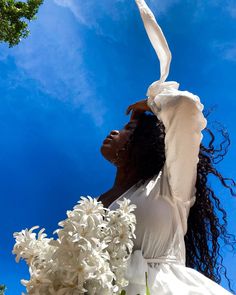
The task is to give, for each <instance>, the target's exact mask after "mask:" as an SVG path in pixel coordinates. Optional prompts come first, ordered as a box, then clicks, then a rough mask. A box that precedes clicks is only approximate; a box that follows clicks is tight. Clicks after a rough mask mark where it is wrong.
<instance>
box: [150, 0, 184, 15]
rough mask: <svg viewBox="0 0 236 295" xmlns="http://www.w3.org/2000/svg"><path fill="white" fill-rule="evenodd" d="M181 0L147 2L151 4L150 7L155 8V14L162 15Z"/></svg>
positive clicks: (152, 0)
mask: <svg viewBox="0 0 236 295" xmlns="http://www.w3.org/2000/svg"><path fill="white" fill-rule="evenodd" d="M179 2H180V0H165V1H163V0H149V1H147V4H150V8H152V9H153V12H154V13H155V15H162V14H165V13H167V12H168V10H169V9H170V8H171V7H172V6H173V5H175V4H178V3H179Z"/></svg>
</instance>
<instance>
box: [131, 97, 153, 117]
mask: <svg viewBox="0 0 236 295" xmlns="http://www.w3.org/2000/svg"><path fill="white" fill-rule="evenodd" d="M131 111H132V113H131V118H130V120H136V119H138V117H139V115H141V114H142V113H144V112H145V111H151V110H150V108H149V106H148V104H147V99H143V100H140V101H137V102H135V103H133V104H131V105H129V106H128V108H127V110H126V115H129V113H130V112H131Z"/></svg>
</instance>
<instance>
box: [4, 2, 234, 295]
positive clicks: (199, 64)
mask: <svg viewBox="0 0 236 295" xmlns="http://www.w3.org/2000/svg"><path fill="white" fill-rule="evenodd" d="M147 3H148V4H149V5H150V6H151V8H152V10H153V12H154V13H155V15H156V16H157V18H158V21H159V24H160V25H161V27H162V29H163V31H164V33H165V35H166V38H167V40H168V43H169V46H170V49H171V51H172V56H173V59H172V64H171V70H170V75H169V80H176V81H178V82H179V83H180V89H181V90H189V91H191V92H193V93H195V94H198V95H199V96H200V97H201V101H202V103H203V104H204V106H205V109H208V108H211V107H213V108H214V112H213V113H212V115H211V116H210V117H209V121H208V124H209V125H208V126H209V127H211V124H212V122H213V121H214V120H218V121H220V122H221V123H222V124H223V125H224V126H225V127H226V128H227V129H228V132H229V134H230V138H231V147H230V150H229V152H228V154H227V155H226V157H225V160H224V161H223V162H222V163H220V164H219V165H218V166H217V168H218V169H219V170H220V172H221V173H222V174H223V175H224V176H225V177H231V178H234V179H236V168H235V164H236V160H235V149H236V133H235V121H234V118H235V108H236V99H235V95H236V90H235V80H234V79H235V73H236V35H235V31H236V3H235V1H233V0H232V1H230V0H225V1H218V0H214V1H213V0H208V1H203V0H196V1H187V0H186V1H183V0H168V1H164V0H158V1H157V0H150V1H147ZM30 29H31V35H30V37H29V38H28V39H26V40H22V42H21V44H20V45H18V46H16V47H14V48H12V49H9V48H8V47H7V46H6V45H5V44H0V93H1V100H0V118H1V120H0V132H1V141H0V161H1V168H0V179H1V182H0V195H1V198H2V204H3V209H2V210H1V227H0V231H1V242H0V244H1V247H0V252H1V253H0V267H1V271H0V282H1V283H5V284H6V285H7V286H8V292H7V293H6V294H8V295H16V294H20V292H21V291H23V288H22V287H21V285H20V279H22V278H27V268H26V266H25V265H24V263H20V264H16V263H15V261H14V257H13V255H12V254H11V250H12V247H13V244H14V240H13V237H12V234H13V232H15V231H20V230H21V229H23V228H30V227H32V226H34V225H40V227H45V228H46V231H47V233H48V234H49V235H51V233H52V231H53V230H54V229H56V228H57V223H58V221H60V220H62V219H64V218H65V213H66V210H68V209H71V208H72V207H73V206H74V205H75V203H76V202H77V201H78V199H79V198H80V196H81V195H85V196H86V195H91V196H94V197H97V196H98V195H99V194H101V193H102V192H104V191H106V190H108V189H109V188H110V187H111V186H112V184H113V179H114V175H115V169H114V168H113V167H112V166H111V165H110V164H109V163H107V162H106V161H105V160H104V159H103V158H102V156H101V154H100V152H99V150H100V146H101V143H102V141H103V139H104V137H106V135H107V134H108V133H109V132H110V130H112V129H119V128H121V127H122V126H123V125H124V124H125V122H126V121H127V120H128V117H127V116H126V115H125V109H126V107H127V106H128V105H129V104H131V103H133V102H135V101H136V100H139V99H142V98H144V97H145V94H146V90H147V87H148V86H149V85H150V84H151V83H152V82H153V81H155V80H157V79H158V78H159V63H158V61H157V58H156V56H155V53H154V51H153V49H152V47H151V46H150V43H149V41H148V39H147V37H146V33H145V31H144V28H143V24H142V22H141V20H140V16H139V12H138V10H137V8H136V5H135V1H133V0H132V1H131V0H129V1H128V0H126V1H125V0H123V1H122V0H102V1H91V0H86V1H82V0H54V1H53V0H45V2H44V5H43V6H42V7H41V8H40V11H39V14H38V19H37V20H36V21H34V22H32V23H31V24H30ZM211 184H212V186H213V187H214V188H215V189H216V193H217V194H218V195H219V196H220V197H221V200H222V204H223V205H224V207H225V209H226V210H227V212H228V223H229V230H230V231H231V232H232V233H235V234H236V227H235V224H234V222H233V221H234V220H233V217H234V216H235V215H234V213H235V210H236V200H235V199H234V198H233V197H231V195H230V193H229V192H228V191H227V190H225V189H223V188H222V187H221V185H219V183H218V181H216V180H215V179H212V182H211ZM224 257H225V265H226V266H227V268H228V275H229V276H230V277H231V278H232V279H234V281H235V284H234V286H235V289H236V269H235V264H236V257H235V256H233V254H231V253H229V252H227V251H224ZM222 285H223V286H226V283H225V281H223V282H222Z"/></svg>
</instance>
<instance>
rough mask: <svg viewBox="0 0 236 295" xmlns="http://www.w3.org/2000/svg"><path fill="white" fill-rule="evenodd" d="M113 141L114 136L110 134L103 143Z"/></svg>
mask: <svg viewBox="0 0 236 295" xmlns="http://www.w3.org/2000/svg"><path fill="white" fill-rule="evenodd" d="M111 141H112V138H111V137H109V136H108V137H107V138H106V139H105V140H104V141H103V143H109V142H111Z"/></svg>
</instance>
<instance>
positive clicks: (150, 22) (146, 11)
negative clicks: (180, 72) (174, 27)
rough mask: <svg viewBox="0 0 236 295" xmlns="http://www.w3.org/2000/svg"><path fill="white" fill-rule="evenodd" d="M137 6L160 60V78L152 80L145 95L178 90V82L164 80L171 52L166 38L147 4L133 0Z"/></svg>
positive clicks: (140, 0) (166, 75) (141, 0)
mask: <svg viewBox="0 0 236 295" xmlns="http://www.w3.org/2000/svg"><path fill="white" fill-rule="evenodd" d="M135 1H136V4H137V6H138V8H139V11H140V14H141V17H142V20H143V24H144V27H145V29H146V32H147V35H148V37H149V40H150V42H151V44H152V46H153V48H154V50H155V52H156V54H157V57H158V59H159V61H160V79H159V80H158V81H155V82H153V83H152V84H151V85H150V86H149V88H148V90H147V96H148V97H150V98H151V99H154V98H155V96H156V95H158V94H159V93H161V92H162V91H163V90H164V89H173V88H174V89H176V90H178V88H179V84H178V83H177V82H175V81H168V82H165V81H166V78H167V77H168V75H169V69H170V62H171V52H170V49H169V46H168V43H167V41H166V38H165V36H164V34H163V32H162V30H161V28H160V26H159V25H158V23H157V21H156V19H155V16H154V14H153V13H152V11H151V10H150V8H149V7H148V6H147V4H146V2H145V1H144V0H135Z"/></svg>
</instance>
